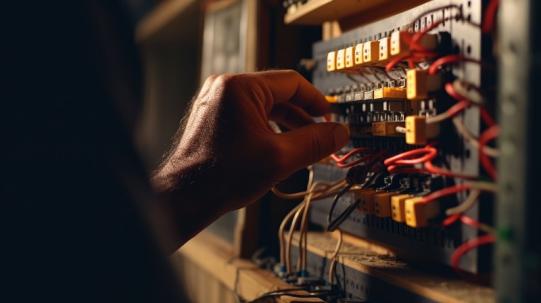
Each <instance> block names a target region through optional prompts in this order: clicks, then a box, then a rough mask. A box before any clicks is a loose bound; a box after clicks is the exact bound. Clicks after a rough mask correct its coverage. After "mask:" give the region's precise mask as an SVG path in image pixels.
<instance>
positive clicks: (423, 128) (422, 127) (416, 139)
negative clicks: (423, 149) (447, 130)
mask: <svg viewBox="0 0 541 303" xmlns="http://www.w3.org/2000/svg"><path fill="white" fill-rule="evenodd" d="M439 132H440V128H439V124H438V123H434V124H427V123H426V117H425V116H407V117H406V143H407V144H411V145H424V144H426V143H427V141H428V140H429V139H432V138H435V137H437V136H438V134H439Z"/></svg>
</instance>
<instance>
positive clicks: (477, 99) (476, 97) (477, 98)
mask: <svg viewBox="0 0 541 303" xmlns="http://www.w3.org/2000/svg"><path fill="white" fill-rule="evenodd" d="M445 91H446V92H447V93H448V94H449V95H451V94H450V93H449V92H450V91H449V88H448V87H447V85H446V86H445ZM453 92H454V93H456V95H457V96H460V98H458V99H457V98H455V99H457V100H462V99H467V100H469V101H470V102H471V103H473V104H476V105H484V104H485V97H484V96H483V94H482V93H481V89H480V88H479V87H477V86H475V85H473V84H472V83H469V82H466V81H464V80H459V79H457V80H455V81H453V83H452V90H451V93H453Z"/></svg>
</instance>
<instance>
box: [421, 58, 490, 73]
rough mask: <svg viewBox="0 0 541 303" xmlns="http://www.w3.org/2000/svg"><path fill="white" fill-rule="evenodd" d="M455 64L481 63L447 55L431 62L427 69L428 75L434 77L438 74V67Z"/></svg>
mask: <svg viewBox="0 0 541 303" xmlns="http://www.w3.org/2000/svg"><path fill="white" fill-rule="evenodd" d="M457 62H471V63H477V64H481V61H479V60H476V59H472V58H467V57H464V56H462V55H449V56H444V57H441V58H439V59H437V60H436V61H434V62H432V64H430V67H429V68H428V74H429V75H435V74H437V73H438V71H439V69H440V67H442V66H444V65H447V64H452V63H457Z"/></svg>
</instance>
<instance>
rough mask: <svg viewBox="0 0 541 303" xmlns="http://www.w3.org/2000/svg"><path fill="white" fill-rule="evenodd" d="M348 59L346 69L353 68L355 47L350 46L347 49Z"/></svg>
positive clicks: (346, 59)
mask: <svg viewBox="0 0 541 303" xmlns="http://www.w3.org/2000/svg"><path fill="white" fill-rule="evenodd" d="M345 56H346V58H345V65H346V68H351V67H353V63H354V61H353V46H350V47H348V48H346V55H345Z"/></svg>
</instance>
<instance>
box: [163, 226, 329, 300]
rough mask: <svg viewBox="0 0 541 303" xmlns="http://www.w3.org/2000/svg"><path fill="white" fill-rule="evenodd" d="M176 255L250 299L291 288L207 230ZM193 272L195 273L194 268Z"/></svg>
mask: <svg viewBox="0 0 541 303" xmlns="http://www.w3.org/2000/svg"><path fill="white" fill-rule="evenodd" d="M175 258H184V259H186V260H187V261H188V262H190V263H192V264H193V265H196V266H197V267H198V268H200V269H201V270H203V271H205V272H207V273H209V274H210V275H211V276H212V277H213V278H214V279H216V280H219V281H220V282H221V283H222V284H223V285H224V286H225V287H227V288H228V289H229V290H231V291H235V292H236V293H238V294H239V295H240V296H241V297H242V298H243V299H246V300H253V299H255V298H257V297H259V296H261V295H262V294H263V293H266V292H269V291H274V290H278V289H285V288H291V285H289V284H287V283H285V282H283V281H282V280H280V279H278V278H277V277H276V276H274V274H272V273H271V272H269V271H266V270H263V269H260V268H258V267H257V266H256V265H255V264H254V263H252V262H250V261H248V260H245V259H239V258H237V257H236V256H235V253H234V251H233V248H232V247H231V245H228V244H227V243H224V242H223V240H221V239H220V238H218V237H216V236H214V235H212V234H210V233H206V232H203V233H201V234H199V235H198V236H197V237H195V238H194V239H192V240H190V241H189V242H188V243H186V244H185V245H184V246H183V247H182V248H181V249H180V250H179V251H178V252H177V253H176V254H175V255H174V256H173V261H174V259H175ZM189 274H190V275H192V276H193V272H191V273H189ZM192 278H193V277H192ZM300 293H302V292H300ZM224 301H225V299H224V300H222V301H220V302H224ZM276 302H284V303H290V302H298V299H294V298H288V297H281V298H280V300H277V301H276ZM302 302H314V303H323V301H321V300H320V299H317V298H315V299H313V298H309V299H302Z"/></svg>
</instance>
